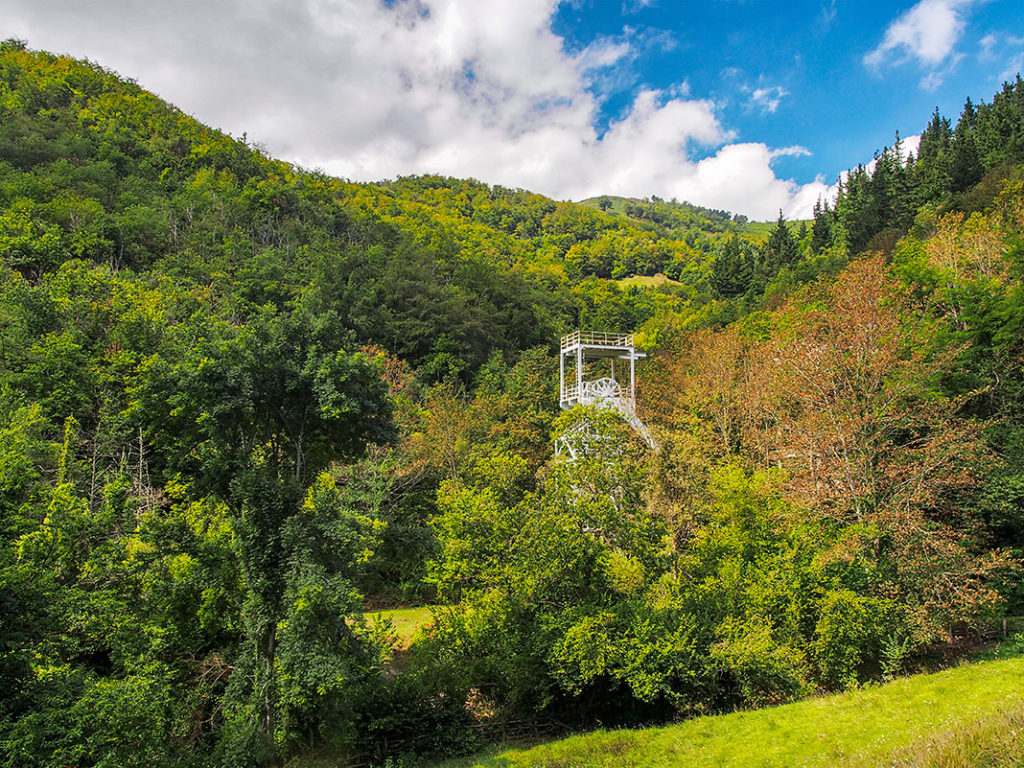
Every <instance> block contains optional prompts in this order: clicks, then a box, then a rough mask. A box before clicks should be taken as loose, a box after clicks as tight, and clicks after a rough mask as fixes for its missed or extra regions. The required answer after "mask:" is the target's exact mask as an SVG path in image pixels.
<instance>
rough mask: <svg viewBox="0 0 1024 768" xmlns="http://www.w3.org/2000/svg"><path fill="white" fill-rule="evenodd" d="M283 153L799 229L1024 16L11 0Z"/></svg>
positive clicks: (134, 74) (667, 3)
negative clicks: (643, 200)
mask: <svg viewBox="0 0 1024 768" xmlns="http://www.w3.org/2000/svg"><path fill="white" fill-rule="evenodd" d="M7 37H16V38H20V39H22V40H25V41H26V42H27V43H28V45H29V47H31V48H34V49H42V50H48V51H51V52H54V53H66V54H69V55H72V56H74V57H77V58H88V59H90V60H92V61H94V62H97V63H99V64H100V65H102V66H104V67H106V68H108V69H111V70H114V71H116V72H118V73H119V74H120V75H122V76H123V77H127V78H131V79H133V80H135V81H136V82H138V83H139V84H140V85H142V86H143V87H145V88H147V89H149V90H151V91H153V92H155V93H157V94H158V95H160V96H161V97H162V98H164V99H166V100H167V101H169V102H172V103H173V104H175V105H176V106H178V107H180V108H181V109H183V110H184V111H185V112H187V113H189V114H191V115H193V116H194V117H196V118H197V119H199V120H201V121H202V122H204V123H207V124H209V125H212V126H214V127H217V128H220V129H222V130H224V131H227V132H229V133H231V134H232V135H233V136H236V137H241V136H242V135H243V134H244V135H245V136H246V138H247V140H248V141H250V142H252V143H256V144H258V145H259V146H261V147H262V148H264V149H265V150H266V151H267V152H268V153H269V154H271V155H272V156H274V157H277V158H280V159H283V160H287V161H289V162H293V163H295V164H297V165H300V166H302V167H305V168H308V169H317V170H321V171H325V172H327V173H329V174H331V175H334V176H339V177H343V178H347V179H351V180H354V181H375V180H380V179H387V178H394V177H396V176H401V175H409V174H423V173H440V174H445V175H451V176H458V177H471V178H475V179H479V180H481V181H484V182H487V183H489V184H500V185H502V186H506V187H512V188H523V189H528V190H531V191H534V192H539V193H541V194H545V195H548V196H551V197H554V198H556V199H559V200H581V199H584V198H587V197H593V196H596V195H601V194H611V195H624V196H630V197H650V196H652V195H657V196H659V197H662V198H664V199H677V200H679V201H688V202H692V203H695V204H698V205H703V206H707V207H711V208H718V209H725V210H728V211H731V212H733V213H742V214H745V215H747V216H749V217H750V218H752V219H755V220H770V219H774V218H776V217H777V216H778V213H779V211H782V212H783V213H784V215H785V216H786V217H787V218H789V219H793V218H806V217H809V216H810V212H811V208H812V206H813V205H814V203H815V201H817V200H818V199H819V198H821V197H828V196H829V195H830V194H832V191H833V190H834V187H832V185H833V184H834V183H835V181H836V179H837V178H838V175H839V173H840V172H842V171H843V170H844V169H847V168H849V167H851V166H854V165H856V164H858V163H860V162H865V163H866V162H868V161H870V160H871V158H872V156H873V154H874V153H875V151H877V150H880V149H882V147H884V146H887V145H891V144H892V143H893V142H894V140H895V136H896V132H897V131H898V132H899V134H900V135H901V136H902V137H904V138H905V139H907V141H906V147H907V148H908V149H912V148H913V147H914V146H915V138H916V136H917V134H919V133H920V131H921V130H922V129H923V128H924V126H925V124H926V123H927V122H928V119H929V117H930V115H931V113H932V111H933V110H934V109H935V108H938V109H939V110H940V111H941V112H942V114H944V115H946V116H948V117H950V118H952V119H953V120H954V122H955V119H956V117H957V116H958V115H959V113H960V110H961V109H962V107H963V104H964V100H965V99H966V98H967V97H970V98H971V99H972V100H973V101H975V102H978V101H990V100H991V98H992V95H993V94H994V93H995V92H996V91H997V90H999V88H1000V86H1001V84H1002V82H1003V81H1005V80H1009V79H1012V78H1014V77H1015V76H1016V74H1017V73H1018V72H1024V0H920V2H917V3H914V2H901V1H899V0H887V1H886V2H881V1H880V0H792V1H791V2H788V3H780V2H778V0H676V1H675V2H673V1H672V0H564V1H562V2H559V0H163V1H162V2H153V1H152V0H145V1H142V0H0V38H7Z"/></svg>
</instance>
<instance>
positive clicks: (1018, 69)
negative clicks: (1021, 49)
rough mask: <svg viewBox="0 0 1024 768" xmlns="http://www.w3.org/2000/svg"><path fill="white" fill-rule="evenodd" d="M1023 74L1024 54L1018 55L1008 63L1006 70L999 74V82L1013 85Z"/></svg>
mask: <svg viewBox="0 0 1024 768" xmlns="http://www.w3.org/2000/svg"><path fill="white" fill-rule="evenodd" d="M1021 73H1024V53H1018V54H1017V55H1016V56H1014V57H1013V58H1012V59H1010V60H1009V61H1008V62H1007V63H1006V69H1004V70H1003V71H1002V72H1000V73H999V82H1001V83H1012V82H1013V81H1014V79H1015V78H1016V77H1017V75H1019V74H1021Z"/></svg>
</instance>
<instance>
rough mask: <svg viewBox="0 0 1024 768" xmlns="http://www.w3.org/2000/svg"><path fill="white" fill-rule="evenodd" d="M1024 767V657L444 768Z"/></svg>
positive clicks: (584, 738)
mask: <svg viewBox="0 0 1024 768" xmlns="http://www.w3.org/2000/svg"><path fill="white" fill-rule="evenodd" d="M882 765H892V766H915V767H916V766H935V768H938V767H939V766H941V767H942V768H968V766H970V767H971V768H978V767H979V766H1018V765H1024V658H1020V657H1017V658H1012V659H1004V660H995V661H985V662H980V663H975V664H965V665H963V666H959V667H956V668H953V669H949V670H946V671H943V672H938V673H934V674H929V675H918V676H914V677H908V678H902V679H899V680H895V681H893V682H890V683H887V684H884V685H877V686H869V687H865V688H861V689H858V690H853V691H848V692H846V693H842V694H837V695H831V696H822V697H819V698H814V699H808V700H805V701H800V702H797V703H794V704H787V705H782V706H778V707H773V708H769V709H762V710H756V711H742V712H734V713H732V714H728V715H720V716H712V717H700V718H696V719H694V720H690V721H687V722H684V723H681V724H678V725H672V726H668V727H664V728H651V729H645V730H636V731H625V730H623V731H598V732H595V733H590V734H586V735H582V736H573V737H570V738H567V739H562V740H559V741H556V742H552V743H548V744H543V745H539V746H535V747H532V748H528V749H515V748H512V749H509V748H504V749H502V748H499V749H496V750H493V751H491V752H489V753H486V754H482V755H477V756H475V757H472V758H467V759H462V760H453V761H449V762H445V763H443V764H442V765H441V766H440V768H577V767H578V768H584V767H586V768H591V767H594V768H596V767H599V766H608V768H612V766H615V767H616V768H625V767H628V768H662V767H663V766H686V768H712V767H714V768H727V767H730V766H735V768H740V767H741V766H742V768H768V767H769V766H773V767H774V766H779V767H781V766H807V767H811V766H843V767H849V768H867V767H868V766H882Z"/></svg>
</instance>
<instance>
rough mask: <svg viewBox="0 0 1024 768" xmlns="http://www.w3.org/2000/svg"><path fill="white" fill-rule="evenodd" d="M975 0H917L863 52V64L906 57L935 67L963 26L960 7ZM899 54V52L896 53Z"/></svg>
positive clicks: (878, 64) (949, 53) (949, 48)
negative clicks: (866, 51)
mask: <svg viewBox="0 0 1024 768" xmlns="http://www.w3.org/2000/svg"><path fill="white" fill-rule="evenodd" d="M975 2H977V0H920V2H919V3H917V5H915V6H913V7H912V8H911V9H910V10H908V11H907V12H906V13H904V14H903V15H902V16H900V17H899V18H898V19H896V20H895V21H893V22H892V23H891V24H890V25H889V27H888V29H886V31H885V37H884V38H883V39H882V42H881V43H879V44H878V47H877V48H875V49H874V50H873V51H871V52H870V53H868V54H867V55H866V56H864V64H865V65H867V66H869V67H879V66H881V65H882V64H884V63H886V62H890V61H892V59H893V57H894V56H896V63H903V62H904V61H906V60H907V59H908V58H913V59H916V60H917V61H918V62H919V63H920V64H922V65H924V66H926V67H931V68H936V67H938V66H939V65H940V64H942V63H943V62H944V61H946V59H947V58H949V57H950V55H951V54H952V53H953V51H954V47H955V46H956V43H957V41H958V40H959V39H960V35H961V33H962V32H963V28H964V19H963V15H962V11H963V10H965V9H966V8H968V7H969V6H971V5H973V4H974V3H975ZM900 54H901V55H900Z"/></svg>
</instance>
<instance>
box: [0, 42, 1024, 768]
mask: <svg viewBox="0 0 1024 768" xmlns="http://www.w3.org/2000/svg"><path fill="white" fill-rule="evenodd" d="M925 119H926V116H925ZM1022 162H1024V83H1022V82H1021V80H1020V79H1019V78H1018V79H1017V81H1016V82H1015V83H1013V84H1008V85H1007V86H1006V87H1005V88H1004V90H1003V91H1002V92H1001V93H999V94H997V95H996V96H995V97H994V99H993V101H992V103H991V104H985V103H982V104H978V105H972V104H970V103H968V105H967V107H966V108H965V111H964V115H962V116H961V118H960V120H959V121H958V123H957V125H956V127H955V128H953V127H951V124H950V123H949V122H948V121H947V120H945V119H944V118H942V117H941V116H939V115H937V114H936V115H934V116H933V117H932V120H931V123H929V124H928V128H927V130H926V131H925V133H924V136H923V138H922V142H921V149H920V157H919V158H904V157H903V155H902V152H901V150H900V148H899V144H898V143H897V145H896V148H895V149H887V150H884V151H883V152H881V153H880V155H879V157H878V159H877V162H876V164H875V166H874V168H873V171H870V172H869V171H868V170H865V169H863V168H858V169H857V170H855V171H854V172H853V173H852V174H851V175H850V176H849V178H848V179H847V180H846V182H845V183H844V185H843V187H842V190H841V192H840V195H839V197H838V199H837V200H834V201H823V202H822V204H821V206H819V209H818V211H817V212H816V216H815V219H814V221H813V222H803V223H796V224H794V223H790V222H786V221H785V220H784V219H783V218H782V217H781V215H780V217H779V219H778V220H777V221H775V222H770V223H761V224H755V223H750V222H746V221H745V220H744V219H743V217H741V216H733V215H730V214H729V213H727V212H723V211H710V210H706V209H700V208H697V207H695V206H690V205H687V204H684V203H678V202H675V201H673V202H666V201H663V200H660V199H657V198H651V199H648V200H624V199H621V198H598V199H596V200H593V201H586V202H585V203H584V204H574V203H568V202H556V201H553V200H550V199H547V198H544V197H542V196H540V195H535V194H532V193H529V192H526V191H523V190H508V189H503V188H500V187H490V186H487V185H484V184H481V183H478V182H475V181H467V180H458V179H450V178H440V177H412V178H400V179H396V180H393V181H382V182H379V183H376V184H356V183H352V182H348V181H344V180H339V179H334V178H330V177H327V176H325V175H323V174H321V173H317V172H311V171H307V170H304V169H299V168H295V167H292V166H289V165H287V164H285V163H282V162H279V161H276V160H274V159H272V158H270V157H268V156H267V154H266V153H265V152H263V151H261V150H260V149H259V148H258V147H253V146H250V145H249V144H248V143H247V141H246V140H245V137H243V138H242V139H234V138H232V137H229V136H226V135H224V134H223V133H220V132H218V131H216V130H213V129H210V128H208V127H206V126H203V125H201V124H199V123H198V122H196V121H195V120H193V119H192V118H190V117H189V116H187V115H184V114H182V113H181V112H180V111H179V110H177V109H175V108H174V107H173V106H170V105H168V104H166V103H164V102H162V101H160V100H159V99H158V98H156V97H155V96H153V95H151V94H149V93H147V92H146V91H145V90H143V89H142V88H140V87H139V86H137V85H136V84H134V83H133V82H131V81H126V80H124V79H121V78H120V77H118V76H117V75H115V74H114V73H111V72H108V71H106V70H104V69H103V68H102V67H101V66H98V65H96V64H92V63H89V62H81V61H75V60H71V59H68V58H64V57H57V56H52V55H49V54H45V53H40V52H34V51H30V50H28V49H27V48H26V46H25V45H24V44H23V43H21V42H19V41H15V40H9V41H6V42H4V43H3V44H0V255H2V258H3V267H2V275H0V431H2V438H0V686H2V689H3V691H4V694H3V695H2V696H0V753H2V754H3V755H4V756H5V762H6V763H9V764H11V765H17V766H66V765H78V766H91V765H97V766H100V765H101V766H115V765H116V766H120V765H135V764H143V763H145V764H151V765H168V766H171V765H196V766H202V765H240V766H242V765H244V766H250V765H256V764H272V763H275V762H280V761H282V760H284V759H286V758H289V757H292V756H296V755H306V754H312V753H314V752H315V753H317V754H322V753H323V752H324V750H327V751H328V753H329V754H333V755H337V757H338V760H342V759H349V758H352V759H358V760H363V761H364V762H367V763H368V762H371V761H377V762H382V761H383V760H385V759H386V758H387V757H394V756H398V755H400V754H409V755H422V756H427V757H429V756H436V755H441V754H451V753H459V752H464V751H466V750H468V749H471V748H473V747H474V746H477V745H479V744H480V743H481V742H482V741H486V740H488V739H492V738H498V737H500V736H501V735H502V734H503V733H506V732H508V731H509V730H510V729H518V732H522V731H523V729H526V730H527V731H538V732H539V731H542V730H544V729H554V728H563V729H564V728H581V727H589V726H592V725H593V724H595V723H598V722H602V723H604V724H608V725H615V724H644V723H654V722H665V721H669V720H672V719H678V718H684V717H687V716H690V715H693V714H698V713H709V712H719V711H727V710H730V709H733V708H736V707H742V706H752V705H758V704H764V703H772V702H778V701H782V700H787V699H791V698H796V697H800V696H804V695H807V694H810V693H813V692H815V691H819V690H832V689H839V688H843V687H847V686H851V685H856V684H858V683H860V682H863V681H866V680H871V679H878V678H881V677H891V676H895V675H899V674H902V673H905V672H909V671H913V670H914V669H916V668H917V666H918V665H919V664H921V663H923V661H922V660H925V659H928V658H933V657H934V656H935V655H936V654H939V655H941V654H943V653H949V652H951V651H950V648H951V647H952V646H951V644H954V643H955V642H960V641H962V640H963V639H964V638H972V637H973V638H976V637H978V636H979V633H981V632H983V631H984V630H985V629H986V628H987V627H989V626H991V625H992V624H993V622H997V621H998V620H999V619H1000V618H1001V617H1003V616H1006V615H1019V614H1021V613H1024V605H1022V601H1024V591H1022V589H1021V587H1020V584H1021V571H1020V561H1019V557H1020V555H1021V550H1022V549H1024V344H1022V341H1024V333H1022V332H1024V328H1022V327H1021V324H1022V322H1024V320H1022V318H1024V306H1022V304H1024V297H1022V294H1021V269H1022V268H1024V241H1022V239H1021V238H1022V232H1024V171H1022V167H1021V163H1022ZM651 275H661V276H662V277H660V278H659V279H658V281H656V282H657V285H656V287H648V288H645V287H641V286H639V285H637V284H636V281H635V280H634V281H631V280H628V279H627V278H631V277H635V276H651ZM651 282H655V281H651ZM576 328H595V329H601V330H617V331H635V332H636V333H637V338H638V341H639V343H640V344H641V345H642V346H643V347H644V348H645V349H646V350H647V351H649V352H650V354H651V356H650V359H649V360H647V361H646V362H645V363H644V364H643V366H644V367H643V368H642V371H641V376H642V385H641V386H642V392H641V396H642V405H643V407H644V410H643V415H644V417H645V419H646V420H647V421H648V422H649V423H650V425H651V428H652V430H653V431H654V433H655V435H656V438H657V441H658V443H659V449H658V450H657V451H650V450H648V449H647V448H646V447H644V445H643V444H641V443H640V442H639V441H638V440H636V439H635V437H633V436H631V435H630V434H629V431H628V429H627V428H626V427H625V426H624V425H623V424H622V423H621V422H619V421H618V420H617V419H616V418H613V417H612V416H611V415H610V414H608V413H604V412H590V413H586V412H584V413H580V412H569V413H566V414H561V415H560V414H559V411H558V406H557V401H556V381H557V371H558V360H557V355H556V353H557V340H558V338H559V336H560V334H562V333H565V332H568V331H570V330H573V329H576ZM581 419H586V420H588V421H589V423H590V425H591V429H592V430H594V431H595V432H596V433H598V435H599V436H600V437H602V438H603V439H600V440H595V441H594V443H593V450H592V451H591V452H590V453H588V454H587V455H586V456H584V457H583V458H581V459H580V460H578V461H576V462H573V463H568V462H565V461H561V460H559V459H558V458H556V457H554V456H553V451H552V447H551V446H552V440H553V439H554V438H556V437H558V436H559V435H561V434H564V433H566V432H568V431H571V430H572V429H573V428H574V426H575V425H576V424H578V423H579V421H580V420H581ZM410 604H411V605H424V604H433V605H437V606H440V607H438V608H436V609H435V612H434V621H433V626H432V628H431V630H430V631H429V632H424V633H423V634H422V635H421V636H420V637H419V638H418V639H417V640H416V642H414V643H413V645H412V647H411V648H410V649H407V650H401V651H396V650H395V649H394V643H393V640H394V638H393V635H392V632H391V630H390V628H389V627H388V625H387V623H386V622H381V621H378V620H375V619H372V618H367V614H366V612H367V610H368V609H373V608H377V607H386V606H393V605H410Z"/></svg>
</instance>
